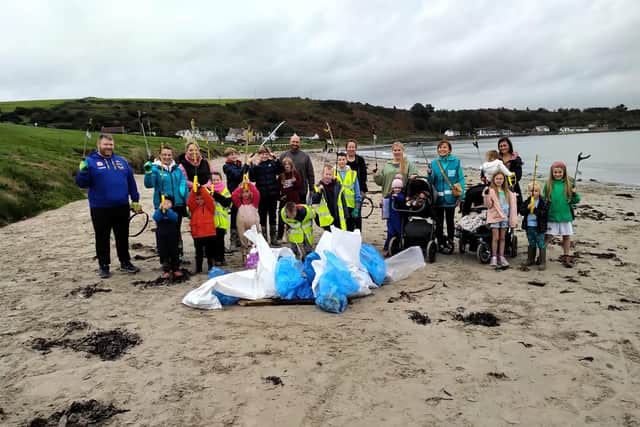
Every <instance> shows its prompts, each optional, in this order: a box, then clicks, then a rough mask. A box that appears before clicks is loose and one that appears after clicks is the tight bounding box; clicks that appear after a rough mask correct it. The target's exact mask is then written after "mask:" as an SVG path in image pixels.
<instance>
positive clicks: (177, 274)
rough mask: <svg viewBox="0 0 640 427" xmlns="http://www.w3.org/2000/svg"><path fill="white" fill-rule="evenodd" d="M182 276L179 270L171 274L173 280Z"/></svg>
mask: <svg viewBox="0 0 640 427" xmlns="http://www.w3.org/2000/svg"><path fill="white" fill-rule="evenodd" d="M182 276H184V273H183V272H182V271H180V270H176V271H174V272H173V279H174V280H175V279H179V278H180V277H182Z"/></svg>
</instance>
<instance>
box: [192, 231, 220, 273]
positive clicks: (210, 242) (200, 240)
mask: <svg viewBox="0 0 640 427" xmlns="http://www.w3.org/2000/svg"><path fill="white" fill-rule="evenodd" d="M215 241H216V236H207V237H194V239H193V245H194V246H195V248H196V271H201V270H202V260H203V258H204V257H205V256H206V257H207V262H208V266H209V269H210V268H211V267H212V265H211V261H213V253H214V249H213V248H214V246H215Z"/></svg>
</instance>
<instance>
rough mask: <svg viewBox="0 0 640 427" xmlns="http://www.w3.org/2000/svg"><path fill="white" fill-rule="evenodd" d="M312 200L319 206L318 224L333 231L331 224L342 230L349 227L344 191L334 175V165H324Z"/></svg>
mask: <svg viewBox="0 0 640 427" xmlns="http://www.w3.org/2000/svg"><path fill="white" fill-rule="evenodd" d="M311 202H312V203H313V204H314V205H317V206H318V207H317V208H316V212H317V216H316V224H318V225H319V226H320V227H322V228H324V229H325V230H327V231H331V225H333V226H334V227H336V228H340V229H342V230H346V229H347V222H346V215H345V208H346V202H345V198H344V192H343V191H342V186H341V185H340V183H339V182H338V180H337V179H336V178H335V176H334V175H333V166H332V165H330V164H326V165H324V168H323V169H322V179H321V180H320V182H319V183H318V185H316V186H315V187H314V188H313V193H311Z"/></svg>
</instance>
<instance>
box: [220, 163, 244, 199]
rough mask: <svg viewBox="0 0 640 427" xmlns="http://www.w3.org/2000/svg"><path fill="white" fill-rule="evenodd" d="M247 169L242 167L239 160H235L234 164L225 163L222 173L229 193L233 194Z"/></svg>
mask: <svg viewBox="0 0 640 427" xmlns="http://www.w3.org/2000/svg"><path fill="white" fill-rule="evenodd" d="M248 170H249V168H248V167H247V166H246V165H245V166H243V165H242V162H241V161H240V160H237V161H236V162H235V163H231V162H227V163H225V164H224V165H223V166H222V171H223V172H224V174H225V176H226V177H227V188H228V189H229V192H231V193H233V190H235V189H236V188H238V185H240V183H241V182H242V175H244V173H245V172H246V171H248Z"/></svg>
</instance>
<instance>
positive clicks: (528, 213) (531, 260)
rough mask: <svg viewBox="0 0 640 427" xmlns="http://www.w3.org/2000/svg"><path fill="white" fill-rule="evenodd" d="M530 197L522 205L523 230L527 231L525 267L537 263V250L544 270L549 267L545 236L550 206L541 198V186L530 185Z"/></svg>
mask: <svg viewBox="0 0 640 427" xmlns="http://www.w3.org/2000/svg"><path fill="white" fill-rule="evenodd" d="M527 189H528V190H529V197H528V198H527V199H525V200H523V201H522V204H521V205H520V215H522V216H523V217H524V218H523V219H522V229H523V230H527V240H528V242H529V246H528V248H527V262H526V263H525V264H524V265H525V266H530V265H533V264H535V263H536V249H537V250H539V251H540V255H539V257H538V269H539V270H544V269H545V268H546V265H547V249H546V246H545V244H544V235H545V233H546V232H547V221H548V216H549V204H548V203H547V201H546V200H544V199H541V198H540V193H542V191H541V189H540V184H539V183H537V182H531V183H529V185H528V187H527Z"/></svg>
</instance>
